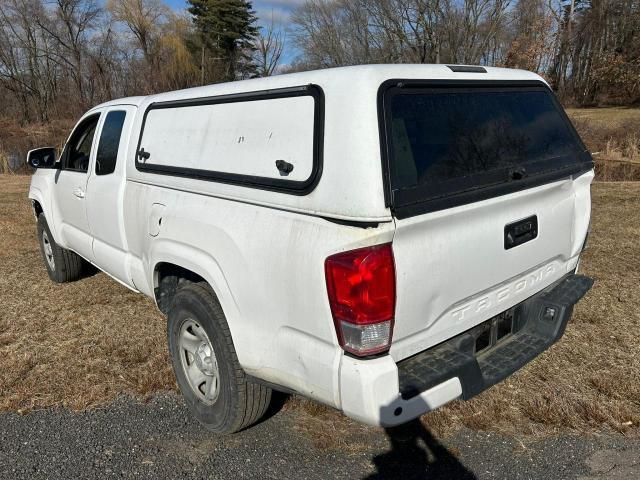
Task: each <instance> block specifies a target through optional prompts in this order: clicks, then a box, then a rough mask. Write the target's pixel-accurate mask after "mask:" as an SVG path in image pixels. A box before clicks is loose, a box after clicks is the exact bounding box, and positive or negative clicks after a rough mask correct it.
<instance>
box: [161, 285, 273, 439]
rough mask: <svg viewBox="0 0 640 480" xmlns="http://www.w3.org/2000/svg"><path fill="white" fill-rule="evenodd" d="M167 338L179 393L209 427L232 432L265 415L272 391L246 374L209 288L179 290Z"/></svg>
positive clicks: (217, 430)
mask: <svg viewBox="0 0 640 480" xmlns="http://www.w3.org/2000/svg"><path fill="white" fill-rule="evenodd" d="M167 335H168V337H169V338H168V340H169V350H170V353H171V359H172V362H173V370H174V372H175V375H176V380H177V382H178V386H179V387H180V391H181V392H182V394H183V395H184V398H185V402H186V404H187V407H188V408H189V410H190V411H191V413H192V414H193V415H194V416H195V418H196V419H197V420H198V421H199V422H200V423H202V424H203V425H204V426H205V427H206V428H208V429H209V430H211V431H213V432H216V433H221V434H225V433H233V432H237V431H239V430H242V429H243V428H246V427H248V426H249V425H251V424H253V423H255V422H256V421H258V420H259V419H260V418H261V417H262V416H263V415H264V413H265V412H266V410H267V408H268V406H269V402H270V400H271V389H270V388H268V387H265V386H264V385H261V384H258V383H255V382H253V381H251V380H249V379H248V378H247V376H246V374H245V373H244V371H243V370H242V367H241V366H240V364H239V362H238V357H237V356H236V352H235V348H234V346H233V341H232V339H231V332H230V331H229V326H228V325H227V321H226V319H225V316H224V313H223V311H222V308H221V306H220V303H219V302H218V300H217V298H216V296H215V295H214V293H213V292H212V291H211V289H210V288H208V286H206V284H202V283H187V284H185V285H183V286H181V287H180V288H179V289H178V291H177V292H176V294H175V296H174V298H173V301H172V303H171V307H170V309H169V314H168V328H167Z"/></svg>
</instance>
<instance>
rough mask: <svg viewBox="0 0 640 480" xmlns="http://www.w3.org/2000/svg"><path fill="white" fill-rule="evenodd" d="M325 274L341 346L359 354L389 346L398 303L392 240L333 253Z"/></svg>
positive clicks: (383, 349) (373, 351) (372, 352)
mask: <svg viewBox="0 0 640 480" xmlns="http://www.w3.org/2000/svg"><path fill="white" fill-rule="evenodd" d="M325 278H326V281H327V291H328V293H329V303H330V305H331V313H332V315H333V321H334V323H335V326H336V333H337V334H338V341H339V342H340V345H341V346H342V348H343V349H344V350H345V351H348V352H351V353H353V354H355V355H360V356H362V355H372V354H375V353H380V352H383V351H385V350H388V349H389V346H390V343H391V334H392V331H393V317H394V313H395V306H396V275H395V267H394V261H393V250H392V249H391V244H385V245H376V246H375V247H367V248H360V249H358V250H352V251H349V252H343V253H338V254H336V255H332V256H331V257H329V258H327V260H326V261H325Z"/></svg>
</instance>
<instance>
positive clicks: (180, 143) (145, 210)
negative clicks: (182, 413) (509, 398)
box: [28, 65, 593, 433]
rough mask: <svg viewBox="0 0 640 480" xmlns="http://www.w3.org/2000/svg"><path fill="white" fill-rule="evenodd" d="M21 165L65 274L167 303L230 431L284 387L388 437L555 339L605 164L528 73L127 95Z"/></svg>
mask: <svg viewBox="0 0 640 480" xmlns="http://www.w3.org/2000/svg"><path fill="white" fill-rule="evenodd" d="M28 162H29V164H30V165H31V166H33V167H36V168H37V171H36V173H35V174H34V175H33V179H32V182H31V188H30V191H29V198H30V199H31V201H32V203H33V210H34V213H35V216H36V218H37V224H38V240H39V242H40V247H41V250H42V254H43V258H44V263H45V265H46V268H47V270H48V272H49V276H50V277H51V279H52V280H53V281H56V282H66V281H72V280H77V279H79V278H81V276H82V271H83V268H84V266H85V265H86V264H87V263H91V264H93V265H95V266H96V267H98V268H99V269H101V270H103V271H104V272H106V273H107V274H108V275H110V276H111V277H113V278H114V279H115V280H117V281H118V282H120V283H122V284H124V285H126V286H127V287H128V288H130V289H132V290H135V291H137V292H140V293H143V294H145V295H147V296H149V297H150V298H152V299H153V300H154V301H155V302H156V304H157V305H158V308H159V309H160V310H161V311H162V312H163V313H164V314H166V315H167V318H168V327H167V330H168V343H169V349H170V352H171V356H172V360H173V366H174V371H175V374H176V378H177V382H178V385H179V387H180V389H181V391H182V393H183V394H184V397H185V399H186V403H187V405H188V407H189V408H190V410H191V411H192V412H193V414H194V415H195V416H196V418H197V419H198V420H199V421H200V422H202V423H203V424H205V425H206V426H207V427H208V428H210V429H211V430H213V431H215V432H221V433H226V432H234V431H237V430H239V429H242V428H244V427H246V426H248V425H250V424H252V423H254V422H255V421H257V420H258V419H259V418H260V417H261V416H262V415H263V413H264V412H265V410H266V408H267V406H268V404H269V401H270V397H271V391H272V389H277V390H282V391H288V392H296V393H299V394H301V395H304V396H307V397H310V398H313V399H315V400H317V401H320V402H323V403H325V404H327V405H331V406H333V407H335V408H338V409H340V410H342V411H344V413H346V414H347V415H349V416H350V417H353V418H356V419H358V420H360V421H363V422H366V423H369V424H376V425H385V426H391V425H397V424H400V423H403V422H406V421H408V420H410V419H413V418H415V417H417V416H419V415H421V414H423V413H425V412H427V411H429V410H432V409H435V408H437V407H439V406H441V405H443V404H445V403H447V402H449V401H451V400H454V399H457V398H462V399H469V398H471V397H473V396H474V395H476V394H478V393H480V392H482V391H483V390H485V389H486V388H488V387H490V386H492V385H494V384H496V383H497V382H499V381H501V380H502V379H504V378H505V377H507V376H508V375H510V374H511V373H513V372H514V371H515V370H517V369H518V368H520V367H522V366H523V365H524V364H525V363H527V362H528V361H530V360H531V359H533V358H534V357H535V356H536V355H538V354H539V353H541V352H542V351H544V350H545V349H546V348H548V347H549V346H550V345H551V344H552V343H553V342H555V341H556V340H558V339H559V338H560V337H561V336H562V334H563V332H564V330H565V327H566V325H567V322H568V320H569V318H570V316H571V313H572V310H573V306H574V304H575V303H576V302H577V301H578V300H579V299H580V298H581V297H582V296H583V295H584V294H585V293H586V292H587V291H588V290H589V288H590V287H591V285H592V281H591V279H589V278H587V277H585V276H583V275H579V274H577V268H578V263H579V257H580V254H581V252H582V250H583V248H584V246H585V243H586V238H587V233H588V229H589V223H590V184H591V181H592V179H593V163H592V159H591V156H590V154H589V152H588V151H587V150H586V148H585V146H584V145H583V143H582V142H581V140H580V138H579V137H578V135H577V134H576V132H575V130H574V128H573V127H572V125H571V123H570V121H569V120H568V118H567V117H566V115H565V113H564V111H563V110H562V107H561V106H560V105H559V104H558V102H557V100H556V99H555V97H554V95H553V93H552V92H551V90H550V89H549V87H548V85H547V84H546V83H545V82H544V81H543V80H542V79H541V78H540V77H539V76H537V75H535V74H533V73H529V72H525V71H520V70H508V69H499V68H489V67H486V68H485V67H469V66H455V65H452V66H447V65H431V66H429V65H378V66H360V67H349V68H340V69H331V70H324V71H315V72H306V73H297V74H291V75H282V76H276V77H272V78H265V79H255V80H247V81H242V82H233V83H227V84H220V85H212V86H205V87H201V88H194V89H189V90H183V91H177V92H169V93H163V94H159V95H152V96H148V97H135V98H124V99H121V100H115V101H111V102H108V103H105V104H102V105H99V106H97V107H95V108H93V109H91V110H90V111H89V112H87V113H86V114H85V115H84V116H83V117H82V118H81V119H80V121H79V122H78V124H77V125H76V127H75V128H74V129H73V131H72V133H71V135H70V136H69V139H68V140H67V142H66V144H65V147H64V149H63V151H62V153H61V154H60V156H59V157H58V156H57V155H56V152H55V151H54V150H53V149H51V148H44V149H38V150H33V151H31V152H29V156H28ZM131 321H132V322H136V321H139V320H138V319H136V318H132V319H131Z"/></svg>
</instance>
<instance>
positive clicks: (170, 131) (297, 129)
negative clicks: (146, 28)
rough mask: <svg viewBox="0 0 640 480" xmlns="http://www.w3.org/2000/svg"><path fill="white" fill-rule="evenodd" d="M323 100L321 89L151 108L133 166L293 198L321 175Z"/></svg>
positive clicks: (159, 104) (308, 189) (158, 104)
mask: <svg viewBox="0 0 640 480" xmlns="http://www.w3.org/2000/svg"><path fill="white" fill-rule="evenodd" d="M323 132H324V95H323V92H322V89H321V88H320V87H318V86H316V85H304V86H300V87H291V88H282V89H275V90H269V91H260V92H249V93H239V94H231V95H222V96H215V97H207V98H194V99H185V100H175V101H165V102H156V103H152V104H151V105H150V106H149V107H148V109H147V110H146V111H145V114H144V117H143V124H142V130H141V132H140V138H139V141H138V147H137V151H136V159H135V164H136V168H137V169H138V170H139V171H142V172H150V173H156V174H162V175H173V176H179V177H186V178H193V179H198V180H209V181H214V182H221V183H230V184H236V185H242V186H246V187H253V188H259V189H266V190H274V191H280V192H285V193H291V194H296V195H305V194H307V193H309V192H311V191H312V190H313V189H314V187H315V185H316V184H317V182H318V179H319V176H320V174H321V171H322V145H323Z"/></svg>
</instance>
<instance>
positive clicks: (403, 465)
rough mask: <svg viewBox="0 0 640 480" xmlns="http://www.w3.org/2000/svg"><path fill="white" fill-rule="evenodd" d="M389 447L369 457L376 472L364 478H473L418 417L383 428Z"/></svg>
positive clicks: (404, 479) (462, 479) (459, 479)
mask: <svg viewBox="0 0 640 480" xmlns="http://www.w3.org/2000/svg"><path fill="white" fill-rule="evenodd" d="M385 432H386V434H387V436H388V437H389V440H390V442H391V450H390V451H388V452H385V453H382V454H380V455H376V456H375V457H373V459H372V462H373V464H374V465H375V467H376V472H375V473H373V474H371V475H369V476H367V477H365V479H366V480H378V479H388V478H402V479H403V480H408V479H418V478H428V479H429V480H435V479H456V480H472V479H475V478H477V477H476V476H475V475H474V474H473V473H472V472H471V471H470V470H468V469H467V468H466V467H465V466H464V465H463V464H462V463H461V462H460V461H459V460H458V459H457V458H456V457H455V455H453V454H452V453H451V452H449V450H447V449H446V448H445V447H444V446H443V445H442V444H441V443H440V442H438V440H436V439H435V438H434V437H433V435H431V433H430V432H429V430H427V429H426V428H425V427H424V425H422V423H421V422H420V420H419V419H416V420H412V421H411V422H409V423H406V424H404V425H401V426H399V427H393V428H386V429H385Z"/></svg>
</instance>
